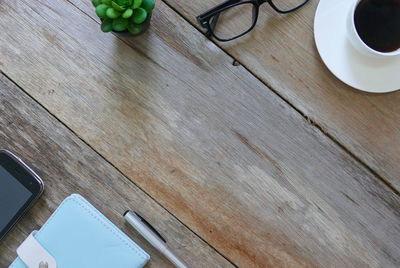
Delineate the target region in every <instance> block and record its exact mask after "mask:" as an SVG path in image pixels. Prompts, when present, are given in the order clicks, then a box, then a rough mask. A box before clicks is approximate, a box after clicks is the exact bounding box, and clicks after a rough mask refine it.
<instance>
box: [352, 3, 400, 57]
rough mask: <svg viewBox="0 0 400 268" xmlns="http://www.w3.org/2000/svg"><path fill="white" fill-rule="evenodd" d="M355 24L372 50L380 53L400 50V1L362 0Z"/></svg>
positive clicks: (358, 6) (358, 7) (357, 9)
mask: <svg viewBox="0 0 400 268" xmlns="http://www.w3.org/2000/svg"><path fill="white" fill-rule="evenodd" d="M354 22H355V26H356V29H357V32H358V35H359V36H360V37H361V39H362V40H363V41H364V43H365V44H367V45H368V46H369V47H370V48H372V49H374V50H377V51H380V52H392V51H395V50H397V49H399V48H400V0H362V1H360V3H359V4H358V5H357V7H356V10H355V14H354Z"/></svg>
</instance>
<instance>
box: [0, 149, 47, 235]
mask: <svg viewBox="0 0 400 268" xmlns="http://www.w3.org/2000/svg"><path fill="white" fill-rule="evenodd" d="M43 189H44V185H43V181H42V179H40V178H39V176H38V175H37V174H36V173H35V172H33V171H32V169H30V168H29V167H28V166H27V165H26V164H25V163H24V162H23V161H22V160H21V159H19V158H18V157H17V156H15V155H14V154H13V153H11V152H9V151H7V150H0V240H1V239H2V238H3V237H4V236H5V234H6V233H7V232H8V231H9V230H10V229H11V228H12V227H13V226H14V225H15V223H16V222H17V221H18V220H19V219H20V218H21V216H22V215H23V214H24V213H25V212H26V211H27V210H28V209H29V207H30V206H31V205H32V204H33V203H34V202H35V201H36V200H37V199H38V198H39V196H40V195H41V194H42V192H43Z"/></svg>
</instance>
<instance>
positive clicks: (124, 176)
mask: <svg viewBox="0 0 400 268" xmlns="http://www.w3.org/2000/svg"><path fill="white" fill-rule="evenodd" d="M68 2H69V1H68ZM69 3H70V4H72V3H71V2H69ZM72 5H73V6H74V7H76V6H75V5H74V4H72ZM76 8H77V7H76ZM78 9H79V8H78ZM79 10H81V9H79ZM81 11H82V10H81ZM82 12H83V11H82ZM83 13H84V14H85V15H87V14H86V13H85V12H83ZM89 17H90V16H89ZM0 75H4V77H6V78H7V79H8V80H9V81H10V82H11V83H13V84H14V85H15V86H16V87H17V88H18V89H20V90H21V91H22V92H23V93H24V94H26V95H27V96H28V97H29V98H30V99H32V101H34V102H35V103H36V104H37V105H39V107H41V108H42V109H44V110H45V111H46V112H47V113H48V114H49V115H50V116H51V117H53V118H54V119H55V120H56V121H57V122H59V123H60V124H62V125H63V126H64V127H65V128H67V129H68V131H70V132H71V133H72V135H74V136H75V137H77V138H78V139H79V140H80V141H82V142H83V143H84V144H85V145H86V146H88V147H89V148H90V149H91V150H93V152H95V154H97V155H98V156H99V157H100V158H102V159H104V161H106V162H107V163H108V164H109V165H111V166H112V167H113V168H114V169H115V170H117V171H118V172H119V173H120V174H121V175H122V177H123V178H124V180H125V182H126V183H131V184H133V185H135V186H136V187H137V188H138V189H139V190H141V191H142V192H143V193H144V194H145V195H146V196H148V197H149V198H150V199H151V200H153V201H154V202H155V203H156V204H157V205H159V206H160V207H161V208H163V209H164V210H165V211H166V212H168V213H169V214H170V215H171V216H172V217H173V218H174V219H176V220H177V221H178V222H179V223H180V224H182V225H183V226H184V227H186V228H187V229H188V230H189V231H190V232H192V233H193V234H194V235H195V236H196V237H198V238H199V239H200V240H201V241H203V242H204V243H205V244H206V245H208V246H209V247H210V248H211V249H212V250H214V251H215V252H216V253H218V254H219V255H220V256H222V257H223V258H224V259H225V260H226V261H227V262H229V263H230V264H231V265H232V266H234V267H238V266H237V265H236V264H235V263H233V262H232V261H231V260H230V259H229V258H228V257H226V256H225V255H224V254H222V253H221V252H220V251H219V250H218V249H216V248H215V247H214V246H213V245H211V244H210V243H208V242H207V241H206V240H204V239H203V238H202V237H201V236H199V235H198V234H197V233H195V232H194V231H193V230H192V229H191V228H190V227H189V226H187V225H186V224H185V223H184V222H182V221H181V220H180V219H179V218H178V217H176V216H175V214H173V213H172V212H171V211H169V210H168V209H167V208H166V207H164V206H163V205H162V204H161V203H160V202H158V200H156V199H155V198H153V196H151V195H150V194H149V193H148V192H147V191H145V190H144V189H143V188H142V187H140V185H138V184H136V183H134V182H133V181H132V180H130V179H129V178H127V177H126V175H125V174H124V173H123V172H122V171H121V170H120V169H119V168H117V167H116V166H115V165H114V164H113V163H111V162H110V161H108V159H107V158H105V157H104V156H103V155H102V154H101V153H99V152H98V151H97V150H95V149H94V148H93V147H92V146H91V145H90V144H88V143H87V142H86V141H85V140H84V139H83V138H82V137H80V136H79V135H78V133H76V132H75V131H73V130H72V129H71V128H70V127H69V126H68V125H66V124H64V122H62V121H61V120H60V119H59V118H58V117H57V116H55V115H54V114H53V113H51V112H50V111H49V110H48V109H47V108H46V107H45V106H43V105H42V104H41V103H40V102H39V101H37V100H36V99H35V98H34V97H33V96H32V95H30V94H29V93H28V92H27V91H26V90H24V89H23V88H22V87H21V86H20V85H19V84H18V83H16V82H15V81H14V80H13V79H12V78H11V77H9V76H8V75H7V74H6V73H5V72H4V71H3V70H1V69H0Z"/></svg>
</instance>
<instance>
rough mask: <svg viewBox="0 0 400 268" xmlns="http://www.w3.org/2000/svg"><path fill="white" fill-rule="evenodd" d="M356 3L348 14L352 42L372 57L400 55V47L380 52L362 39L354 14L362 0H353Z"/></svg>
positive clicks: (348, 28) (349, 36) (360, 50)
mask: <svg viewBox="0 0 400 268" xmlns="http://www.w3.org/2000/svg"><path fill="white" fill-rule="evenodd" d="M353 1H354V4H353V6H352V8H351V9H350V13H349V16H348V23H347V33H348V34H347V35H348V38H349V41H350V43H351V44H352V45H353V46H354V48H355V49H357V50H358V51H359V52H361V53H363V54H364V55H367V56H371V57H381V58H382V57H390V56H397V55H400V49H397V50H395V51H392V52H380V51H377V50H375V49H372V48H370V47H369V46H368V45H367V44H365V43H364V41H363V40H362V39H361V37H360V35H359V34H358V32H357V29H356V25H355V22H354V14H355V12H356V8H357V6H358V3H359V2H360V1H362V0H353Z"/></svg>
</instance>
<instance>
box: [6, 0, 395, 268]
mask: <svg viewBox="0 0 400 268" xmlns="http://www.w3.org/2000/svg"><path fill="white" fill-rule="evenodd" d="M74 3H75V5H77V6H78V7H80V8H81V9H83V10H85V8H88V7H89V6H88V5H89V4H90V3H88V2H81V1H75V2H74ZM1 9H2V11H1V10H0V12H1V16H0V30H2V32H3V33H4V34H2V35H1V36H0V53H1V54H0V62H1V66H2V67H1V68H2V69H3V70H4V72H6V73H7V74H8V75H9V76H10V77H12V79H14V80H15V81H17V82H18V83H19V84H20V85H21V86H22V87H23V88H25V89H26V90H27V91H29V93H30V94H32V96H34V98H36V99H37V100H38V101H40V102H41V103H42V104H43V105H44V106H45V107H46V108H47V109H49V110H50V111H51V112H52V113H54V114H55V115H56V116H57V117H58V118H59V119H60V120H62V121H63V122H64V123H66V124H67V125H68V126H69V127H70V128H71V129H72V130H73V131H75V132H76V133H78V135H79V136H80V137H81V138H83V139H84V140H85V141H86V142H87V143H88V144H90V145H91V146H93V147H94V148H95V149H96V150H97V151H98V152H99V153H101V154H102V155H103V156H104V157H106V158H107V159H108V160H109V161H111V162H112V164H113V165H115V166H116V167H118V168H119V169H120V170H121V171H123V173H124V174H126V175H127V176H128V177H129V178H130V179H131V180H132V181H134V182H135V183H137V184H138V185H140V186H141V187H142V188H143V189H145V190H146V192H148V193H149V194H150V195H151V196H153V197H154V198H155V199H156V200H158V201H159V202H160V203H161V204H162V205H163V206H165V207H166V208H167V209H168V211H171V212H172V213H173V214H174V215H176V216H178V217H179V219H181V220H182V221H183V222H184V223H185V224H187V225H188V226H189V227H190V228H191V229H193V230H195V231H196V232H197V233H198V234H199V235H201V236H202V237H203V238H204V239H205V240H206V241H207V242H209V243H211V244H212V245H213V246H214V247H215V248H217V249H218V250H219V251H220V252H221V253H222V254H224V255H225V256H227V257H229V258H230V259H231V260H232V261H234V263H235V264H237V265H239V266H242V267H275V266H296V267H297V266H323V267H326V266H336V267H349V266H350V267H367V266H369V267H379V266H381V267H382V266H384V267H396V266H399V260H400V249H399V244H398V241H399V238H400V230H399V226H400V225H399V223H400V215H399V207H400V206H399V204H400V202H399V201H400V200H399V196H397V195H396V194H394V193H393V192H392V191H391V190H390V189H388V188H387V187H386V186H385V185H383V184H382V183H381V182H380V180H378V179H377V178H376V177H374V176H373V175H372V174H371V173H370V172H369V171H368V170H366V169H365V168H364V167H363V166H360V165H359V164H358V162H356V161H354V160H353V158H352V157H351V156H349V155H348V154H347V153H346V152H344V151H343V150H341V149H340V148H338V146H337V145H336V144H335V143H333V142H332V141H331V140H330V139H328V138H326V136H325V135H323V134H322V133H321V132H320V131H319V130H318V129H317V128H315V127H313V126H311V125H310V124H309V123H308V122H307V121H306V120H305V119H304V118H303V117H302V116H300V115H299V113H298V112H296V111H294V110H293V109H292V108H290V107H288V105H287V104H286V103H285V102H283V101H282V100H281V99H280V98H278V97H277V96H276V95H275V94H273V93H272V92H271V91H270V90H268V88H266V87H265V86H264V85H263V84H262V83H261V82H260V81H258V80H257V79H256V78H254V77H253V76H251V75H249V73H248V72H247V71H246V70H245V69H244V68H243V67H240V66H239V67H235V66H232V61H233V59H232V58H231V57H229V56H227V55H226V54H225V53H224V52H222V51H221V50H220V49H219V48H218V47H216V46H215V45H214V44H212V43H211V42H209V41H207V40H206V39H205V38H204V37H202V36H201V35H199V34H198V32H197V31H196V30H195V29H194V28H193V27H192V26H190V25H188V24H187V23H186V22H185V21H184V20H183V19H182V18H180V17H179V16H178V15H176V14H175V13H174V12H173V11H172V10H171V9H169V8H168V7H167V6H166V5H165V4H163V3H162V2H160V3H158V8H157V10H156V12H155V13H154V16H153V21H152V28H151V31H149V32H148V33H146V34H145V35H143V36H141V37H140V38H136V39H135V38H133V39H129V38H128V39H123V40H121V39H119V38H117V37H116V36H114V35H112V34H103V33H101V32H100V31H99V29H98V27H99V26H98V24H97V23H96V22H95V21H94V20H92V19H91V18H89V17H86V16H85V15H84V13H82V12H80V11H79V10H77V9H75V8H74V7H73V6H71V5H70V4H68V3H66V2H63V1H59V0H58V1H54V0H53V1H49V0H41V1H19V2H18V4H15V3H14V2H13V1H11V0H3V4H2V5H1ZM90 10H92V9H91V8H90ZM26 14H29V16H27V15H26ZM89 14H91V13H89ZM132 48H133V49H132Z"/></svg>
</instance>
